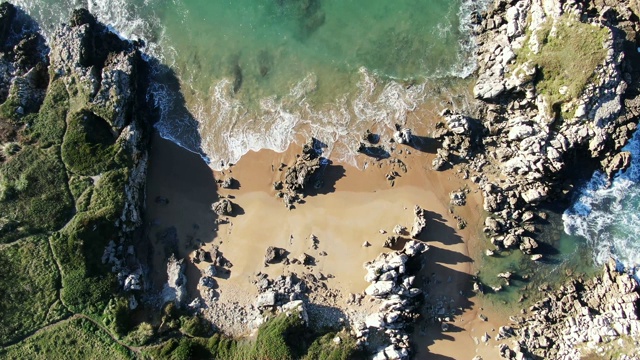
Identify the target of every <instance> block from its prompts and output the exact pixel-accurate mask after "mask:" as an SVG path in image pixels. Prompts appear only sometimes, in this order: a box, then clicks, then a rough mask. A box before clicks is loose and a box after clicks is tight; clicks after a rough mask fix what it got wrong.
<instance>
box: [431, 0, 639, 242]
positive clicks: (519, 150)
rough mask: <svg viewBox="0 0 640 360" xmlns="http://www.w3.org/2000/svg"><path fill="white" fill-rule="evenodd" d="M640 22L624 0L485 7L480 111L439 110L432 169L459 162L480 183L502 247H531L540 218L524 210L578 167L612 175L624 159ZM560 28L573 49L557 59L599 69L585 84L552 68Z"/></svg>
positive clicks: (634, 108)
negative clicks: (588, 49)
mask: <svg viewBox="0 0 640 360" xmlns="http://www.w3.org/2000/svg"><path fill="white" fill-rule="evenodd" d="M639 30H640V24H639V23H638V14H635V13H634V12H633V10H632V9H631V8H629V7H628V5H627V4H626V3H625V2H619V1H617V2H598V1H594V2H577V1H566V2H563V1H557V0H516V1H504V0H496V1H495V2H494V4H493V6H492V7H491V9H490V10H489V11H488V12H487V13H486V14H485V15H484V19H483V21H482V24H481V25H480V26H479V27H478V28H477V32H478V45H479V47H478V54H477V58H478V79H477V82H476V85H475V87H474V95H475V96H476V98H478V99H479V100H480V101H479V102H478V107H477V113H475V114H473V118H472V117H470V116H467V115H464V114H456V113H454V112H452V111H450V110H445V111H443V112H442V114H441V115H442V118H443V122H442V123H440V124H438V126H437V127H436V130H435V133H434V137H435V138H436V139H438V140H440V141H441V143H442V146H441V148H440V149H438V154H437V156H436V158H435V160H434V162H433V167H434V168H435V169H437V170H440V169H445V168H446V167H447V166H450V165H456V164H461V165H460V166H461V167H462V168H463V169H462V170H463V171H462V172H463V173H465V174H466V173H469V175H470V178H471V179H472V180H473V181H474V182H476V183H478V184H479V187H480V190H481V191H482V193H483V197H484V209H485V210H486V211H488V212H490V213H493V215H492V217H493V218H494V220H495V221H494V220H491V221H490V223H488V224H487V225H488V226H486V227H485V232H487V234H488V236H489V238H490V239H491V242H492V243H493V244H494V245H495V246H496V247H497V250H501V249H509V248H520V249H522V250H523V251H524V252H526V253H528V254H531V253H532V252H535V249H536V244H535V242H533V241H532V239H531V237H532V236H533V232H534V231H535V219H525V218H523V214H524V213H525V212H526V211H528V210H534V209H535V208H536V207H537V206H538V205H540V204H541V203H543V202H545V201H550V200H558V199H562V198H564V197H565V196H566V194H567V184H568V182H569V181H571V179H572V177H574V176H575V175H576V171H574V170H573V169H576V168H578V169H596V168H597V167H598V165H599V164H600V166H601V168H602V169H603V170H604V171H606V172H607V173H608V174H609V175H612V174H613V173H615V172H617V171H619V170H620V169H623V168H624V167H625V166H627V165H628V163H629V161H628V158H627V156H626V155H624V153H621V154H618V153H619V151H620V149H621V148H622V146H623V145H624V144H625V142H626V141H627V140H628V139H629V138H630V136H631V133H632V132H633V131H634V130H635V128H636V123H637V119H636V117H637V115H639V114H640V96H638V94H639V93H640V92H639V91H638V89H640V67H639V66H638V65H637V64H638V59H639V58H640V57H639V55H638V52H637V47H638V46H637V41H636V39H637V38H638V34H639V32H638V31H639ZM559 34H560V35H559ZM554 36H563V37H564V38H563V40H562V41H563V42H565V44H566V46H565V47H563V50H562V51H563V52H565V53H569V52H575V54H574V55H575V59H572V58H565V59H564V60H563V61H564V62H565V63H558V64H556V65H557V66H558V67H560V69H562V67H566V69H565V70H563V71H570V69H573V67H578V68H581V69H582V70H583V71H587V72H588V73H589V74H591V73H593V76H589V77H584V78H582V80H581V81H584V82H583V83H582V82H579V80H577V77H574V76H573V75H572V76H564V75H562V73H559V74H556V73H554V71H556V70H553V69H552V68H551V67H552V65H550V64H551V62H552V61H556V60H555V59H556V58H554V56H556V55H555V53H554V51H555V50H554V48H553V46H554V45H553V44H557V41H558V40H557V39H555V38H554ZM572 41H573V42H577V44H575V43H571V42H572ZM554 42H555V43H554ZM594 42H595V44H596V45H598V46H596V45H594V48H593V49H594V50H593V51H592V52H590V53H589V56H586V55H585V56H583V55H584V54H582V53H581V51H585V50H584V46H585V44H593V43H594ZM549 44H551V45H549ZM600 44H602V47H600V46H599V45H600ZM585 54H586V53H585ZM589 61H590V62H589ZM545 66H546V67H547V68H545ZM588 66H592V67H593V69H588V70H586V69H585V68H586V67H588ZM542 74H544V76H543V75H542ZM474 118H477V119H479V120H474ZM474 127H477V128H476V130H475V131H474ZM585 175H586V176H590V174H587V173H585Z"/></svg>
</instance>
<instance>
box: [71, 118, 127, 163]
mask: <svg viewBox="0 0 640 360" xmlns="http://www.w3.org/2000/svg"><path fill="white" fill-rule="evenodd" d="M62 159H63V160H64V163H65V164H66V165H67V166H68V168H69V169H70V170H71V171H72V172H73V173H75V174H79V175H98V174H100V173H103V172H105V171H108V170H113V169H116V168H120V167H128V166H129V165H130V158H129V156H128V154H127V153H126V151H125V150H124V149H123V147H122V146H120V144H119V143H117V142H116V136H115V134H113V133H112V131H111V127H110V125H109V124H108V123H107V122H106V120H104V119H103V118H101V117H99V116H97V115H95V114H94V113H92V112H90V111H86V110H85V111H80V112H77V113H74V114H72V115H71V116H69V117H68V120H67V132H66V134H65V136H64V142H63V144H62Z"/></svg>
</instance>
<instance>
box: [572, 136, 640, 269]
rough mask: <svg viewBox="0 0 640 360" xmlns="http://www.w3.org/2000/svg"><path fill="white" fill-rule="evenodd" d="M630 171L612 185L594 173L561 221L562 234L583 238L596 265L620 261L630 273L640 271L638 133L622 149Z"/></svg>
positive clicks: (639, 161) (639, 146)
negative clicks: (630, 157)
mask: <svg viewBox="0 0 640 360" xmlns="http://www.w3.org/2000/svg"><path fill="white" fill-rule="evenodd" d="M625 150H627V151H629V152H631V154H632V163H631V167H630V168H629V169H627V170H626V171H624V172H621V173H619V174H617V175H616V176H615V178H614V180H613V182H612V183H611V184H609V182H608V180H607V178H606V177H605V175H604V174H603V173H601V172H596V173H595V174H594V175H593V177H592V179H591V180H590V181H589V182H588V183H587V184H586V185H585V186H584V187H583V188H582V189H581V191H580V193H579V196H578V198H577V199H576V201H575V202H574V203H573V205H572V206H571V207H570V208H569V209H567V210H566V211H565V213H564V214H563V216H562V218H563V221H564V228H565V232H566V233H567V234H570V235H577V236H581V237H583V238H585V239H586V240H587V241H588V243H589V245H590V247H591V248H592V249H593V252H594V253H593V257H594V260H595V261H596V263H598V264H602V263H604V262H606V261H607V260H608V259H609V258H611V257H614V258H616V259H617V260H619V261H620V262H621V263H622V264H623V265H624V266H625V267H626V268H627V269H628V270H629V271H632V272H636V274H637V271H638V270H639V268H640V132H636V133H635V135H634V137H633V138H632V140H631V141H630V142H629V144H628V145H627V146H626V147H625Z"/></svg>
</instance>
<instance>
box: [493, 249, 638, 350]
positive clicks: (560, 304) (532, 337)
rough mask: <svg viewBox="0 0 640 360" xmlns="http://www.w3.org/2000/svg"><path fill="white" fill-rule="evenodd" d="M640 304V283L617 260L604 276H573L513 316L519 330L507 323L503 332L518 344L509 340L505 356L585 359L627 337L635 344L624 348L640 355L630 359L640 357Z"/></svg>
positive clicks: (606, 270) (503, 347)
mask: <svg viewBox="0 0 640 360" xmlns="http://www.w3.org/2000/svg"><path fill="white" fill-rule="evenodd" d="M639 304H640V292H639V290H638V285H637V283H636V282H635V280H634V279H633V278H632V277H631V276H629V275H627V274H621V273H619V272H617V271H616V265H615V262H614V261H613V260H612V261H611V262H609V263H608V264H607V265H606V266H605V270H604V273H603V274H602V275H599V276H596V277H594V278H593V279H590V280H582V279H576V280H572V281H570V282H568V283H567V284H565V285H564V286H562V287H561V288H560V289H558V290H555V291H552V292H551V293H550V294H549V295H548V296H547V297H546V298H545V299H543V300H541V301H538V302H537V303H535V304H534V305H532V306H531V307H530V308H529V309H528V311H526V312H525V315H524V316H523V317H512V321H513V326H512V328H513V331H511V330H509V331H502V328H501V331H500V337H502V338H509V339H513V343H514V345H513V346H508V345H506V344H503V345H502V349H501V353H502V356H503V358H507V359H520V358H523V356H524V357H533V358H543V359H581V358H584V357H585V356H587V355H588V354H590V353H591V354H593V355H598V351H599V350H598V349H600V350H601V352H602V353H604V352H605V351H606V349H607V348H608V347H609V346H616V343H617V342H618V340H620V339H622V338H626V339H628V340H629V341H631V343H629V344H628V345H627V346H626V349H625V348H624V347H625V346H622V347H619V350H618V352H619V353H620V354H621V355H622V354H625V353H626V354H627V355H628V356H634V355H635V356H636V357H626V359H637V358H638V357H637V356H638V354H637V352H636V351H635V350H637V349H638V346H639V345H640V342H639V341H638V340H637V339H638V338H639V336H640V320H639V317H638V314H639V310H640V308H639ZM510 328H511V327H509V329H510ZM503 332H504V334H503ZM612 344H613V345H612ZM620 358H623V357H620Z"/></svg>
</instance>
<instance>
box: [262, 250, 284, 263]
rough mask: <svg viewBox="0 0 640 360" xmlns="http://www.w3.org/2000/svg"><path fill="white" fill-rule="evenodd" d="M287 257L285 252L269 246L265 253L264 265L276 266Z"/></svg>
mask: <svg viewBox="0 0 640 360" xmlns="http://www.w3.org/2000/svg"><path fill="white" fill-rule="evenodd" d="M286 255H287V251H286V250H285V249H282V248H278V247H275V246H269V247H268V248H267V252H266V253H265V255H264V263H265V264H277V263H279V262H281V261H282V260H284V258H285V257H286Z"/></svg>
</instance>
